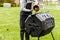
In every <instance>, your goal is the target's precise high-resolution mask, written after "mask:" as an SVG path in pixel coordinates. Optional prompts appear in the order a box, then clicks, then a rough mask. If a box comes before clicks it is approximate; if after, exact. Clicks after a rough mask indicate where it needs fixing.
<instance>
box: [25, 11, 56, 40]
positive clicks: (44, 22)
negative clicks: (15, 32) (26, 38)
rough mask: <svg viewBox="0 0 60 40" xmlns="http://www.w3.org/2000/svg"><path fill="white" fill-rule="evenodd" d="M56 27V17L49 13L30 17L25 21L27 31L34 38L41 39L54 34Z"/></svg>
mask: <svg viewBox="0 0 60 40" xmlns="http://www.w3.org/2000/svg"><path fill="white" fill-rule="evenodd" d="M54 26H55V23H54V17H53V16H51V15H50V14H49V13H48V12H40V13H37V14H33V15H29V16H28V17H27V19H26V20H25V27H26V28H25V30H26V32H27V33H28V34H30V35H31V36H32V37H41V36H44V35H46V34H49V33H50V32H51V33H52V29H53V28H54ZM38 40H39V39H38Z"/></svg>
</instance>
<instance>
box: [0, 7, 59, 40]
mask: <svg viewBox="0 0 60 40" xmlns="http://www.w3.org/2000/svg"><path fill="white" fill-rule="evenodd" d="M47 10H49V13H50V14H51V15H53V16H54V18H55V28H54V29H53V31H52V32H53V35H54V37H55V39H56V40H60V10H56V9H41V11H47ZM19 15H20V8H19V7H14V8H13V7H12V8H2V7H1V8H0V40H20V26H19V20H20V19H19V18H20V17H19ZM30 39H31V40H37V38H34V37H31V36H30ZM40 40H52V36H51V34H48V35H45V36H43V37H40Z"/></svg>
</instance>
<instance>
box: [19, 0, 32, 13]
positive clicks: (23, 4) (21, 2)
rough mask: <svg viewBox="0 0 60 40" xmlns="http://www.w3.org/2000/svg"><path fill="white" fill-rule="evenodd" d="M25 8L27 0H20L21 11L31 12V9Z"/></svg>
mask: <svg viewBox="0 0 60 40" xmlns="http://www.w3.org/2000/svg"><path fill="white" fill-rule="evenodd" d="M25 6H26V1H25V0H20V7H21V10H23V11H28V12H29V11H31V10H29V9H26V8H25Z"/></svg>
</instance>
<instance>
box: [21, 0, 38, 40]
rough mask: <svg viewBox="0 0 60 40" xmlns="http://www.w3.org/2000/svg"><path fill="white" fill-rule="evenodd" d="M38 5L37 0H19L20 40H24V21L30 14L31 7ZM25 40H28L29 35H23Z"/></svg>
mask: <svg viewBox="0 0 60 40" xmlns="http://www.w3.org/2000/svg"><path fill="white" fill-rule="evenodd" d="M33 4H34V5H38V0H20V7H21V12H20V29H21V30H20V36H21V40H24V32H25V20H26V18H27V17H28V16H29V15H30V14H32V6H33ZM25 37H26V38H25V40H29V34H28V33H27V32H26V33H25Z"/></svg>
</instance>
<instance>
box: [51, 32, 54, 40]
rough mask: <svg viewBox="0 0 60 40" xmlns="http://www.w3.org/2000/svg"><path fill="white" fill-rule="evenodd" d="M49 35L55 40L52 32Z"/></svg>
mask: <svg viewBox="0 0 60 40" xmlns="http://www.w3.org/2000/svg"><path fill="white" fill-rule="evenodd" d="M51 35H52V38H53V40H55V38H54V36H53V33H52V32H51Z"/></svg>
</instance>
